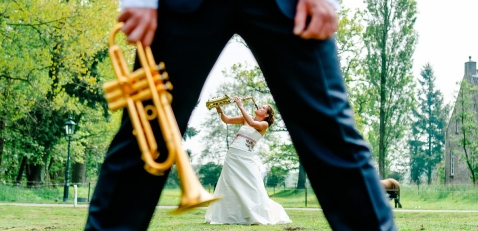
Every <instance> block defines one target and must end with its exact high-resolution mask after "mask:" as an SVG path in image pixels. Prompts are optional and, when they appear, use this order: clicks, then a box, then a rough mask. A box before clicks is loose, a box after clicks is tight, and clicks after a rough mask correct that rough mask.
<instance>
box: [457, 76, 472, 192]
mask: <svg viewBox="0 0 478 231" xmlns="http://www.w3.org/2000/svg"><path fill="white" fill-rule="evenodd" d="M459 84H460V92H459V93H458V96H457V98H456V103H455V109H454V110H455V113H454V115H453V117H452V121H456V122H457V125H456V126H458V127H459V128H458V130H459V132H458V135H456V136H455V137H453V138H452V141H453V142H454V143H456V144H458V146H459V149H458V150H457V153H458V154H460V157H461V161H464V162H465V163H466V166H467V167H468V171H469V173H470V179H471V180H472V182H473V184H476V178H477V176H478V111H477V109H476V99H475V97H476V96H475V95H476V94H477V90H478V88H477V87H476V86H474V85H473V84H470V83H469V82H468V80H466V79H463V80H462V81H461V82H459Z"/></svg>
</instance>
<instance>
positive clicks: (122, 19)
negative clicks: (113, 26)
mask: <svg viewBox="0 0 478 231" xmlns="http://www.w3.org/2000/svg"><path fill="white" fill-rule="evenodd" d="M131 15H132V12H131V11H129V10H124V11H123V12H121V14H120V15H119V16H118V22H125V21H126V20H127V19H128V18H130V17H131Z"/></svg>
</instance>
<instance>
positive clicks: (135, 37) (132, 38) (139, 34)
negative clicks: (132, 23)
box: [126, 22, 148, 46]
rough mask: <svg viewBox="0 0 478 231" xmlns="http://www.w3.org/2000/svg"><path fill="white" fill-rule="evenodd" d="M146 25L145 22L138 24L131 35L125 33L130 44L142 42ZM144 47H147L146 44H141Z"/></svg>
mask: <svg viewBox="0 0 478 231" xmlns="http://www.w3.org/2000/svg"><path fill="white" fill-rule="evenodd" d="M147 26H148V25H147V24H146V23H145V22H140V23H139V24H137V25H136V27H135V28H134V30H133V31H131V33H129V34H128V33H126V34H128V37H127V40H128V42H130V43H135V42H137V41H141V42H143V39H144V36H145V35H146V32H147V31H146V28H147ZM143 45H144V46H148V45H146V44H143Z"/></svg>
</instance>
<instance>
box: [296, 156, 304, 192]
mask: <svg viewBox="0 0 478 231" xmlns="http://www.w3.org/2000/svg"><path fill="white" fill-rule="evenodd" d="M305 181H306V174H305V170H304V166H302V163H300V162H299V177H298V179H297V189H305Z"/></svg>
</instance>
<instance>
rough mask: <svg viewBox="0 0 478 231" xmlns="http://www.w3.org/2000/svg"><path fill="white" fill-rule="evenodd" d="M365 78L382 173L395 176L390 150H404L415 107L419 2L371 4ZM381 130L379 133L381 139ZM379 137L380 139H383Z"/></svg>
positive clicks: (402, 0)
mask: <svg viewBox="0 0 478 231" xmlns="http://www.w3.org/2000/svg"><path fill="white" fill-rule="evenodd" d="M365 3H366V5H367V8H366V11H365V19H364V20H365V22H366V23H367V28H366V31H365V33H364V43H365V47H366V50H367V54H366V58H365V62H364V75H365V79H366V80H367V82H368V86H367V91H368V93H369V94H370V97H371V98H372V100H371V105H370V107H369V111H368V112H367V114H368V117H369V118H368V119H369V120H370V124H371V129H372V130H374V131H375V132H373V133H369V134H367V136H368V138H369V141H370V143H371V145H372V150H373V153H378V168H379V174H380V176H381V177H382V178H383V177H385V176H386V175H387V172H388V171H389V170H388V168H389V165H390V162H389V161H390V160H389V158H388V156H389V154H390V150H400V146H399V145H396V144H400V143H401V140H402V139H403V137H404V135H405V133H404V132H405V131H406V129H407V128H408V123H409V122H408V121H410V112H411V108H412V106H413V104H412V102H413V95H414V94H413V92H414V91H413V90H414V89H413V88H414V85H413V78H412V76H411V71H412V55H413V53H414V49H415V44H416V40H417V33H416V32H415V30H414V28H413V27H414V24H415V20H416V4H417V3H416V1H415V0H366V1H365ZM377 131H378V134H377ZM377 135H378V137H377Z"/></svg>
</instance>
